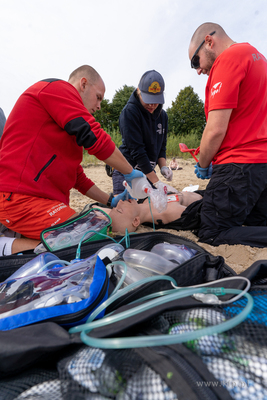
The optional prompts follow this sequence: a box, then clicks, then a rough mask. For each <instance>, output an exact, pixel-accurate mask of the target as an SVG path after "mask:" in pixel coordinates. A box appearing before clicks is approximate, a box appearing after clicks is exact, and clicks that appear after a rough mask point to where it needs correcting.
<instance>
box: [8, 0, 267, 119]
mask: <svg viewBox="0 0 267 400" xmlns="http://www.w3.org/2000/svg"><path fill="white" fill-rule="evenodd" d="M266 20H267V1H266V0H254V1H248V0H223V1H216V0H215V1H213V2H211V1H210V0H202V1H198V0H134V1H128V0H75V1H74V0H0V38H1V74H0V77H1V78H0V107H2V109H3V110H4V112H5V114H6V116H8V114H9V113H10V111H11V109H12V107H13V105H14V104H15V102H16V100H17V98H18V97H19V96H20V94H21V93H22V92H23V91H24V90H25V89H27V87H29V86H30V85H32V84H33V83H35V82H37V81H38V80H41V79H45V78H60V79H65V80H68V76H69V74H70V73H71V72H72V71H73V70H74V69H75V68H77V67H79V66H80V65H83V64H89V65H91V66H93V67H94V68H95V69H96V70H97V71H98V72H99V73H100V75H101V76H102V78H103V80H104V82H105V85H106V93H105V98H107V99H109V100H110V101H112V98H113V96H114V94H115V92H116V90H119V89H120V88H122V87H123V85H128V86H135V87H136V86H137V85H138V82H139V79H140V77H141V75H142V74H143V73H144V72H145V71H147V70H150V69H155V70H157V71H159V72H160V73H161V74H162V75H163V77H164V80H165V106H164V108H165V109H166V108H168V107H170V106H171V104H172V101H174V100H175V98H176V96H177V95H178V93H179V91H180V90H181V89H183V88H184V87H186V86H188V85H191V86H193V88H194V90H195V92H196V93H198V95H199V97H200V98H201V99H202V100H204V91H205V84H206V80H207V77H205V76H200V77H199V76H198V75H197V73H196V71H194V70H192V69H191V68H190V63H189V59H188V45H189V42H190V39H191V36H192V34H193V32H194V31H195V29H196V28H197V27H198V26H199V25H200V24H202V23H203V22H216V23H219V24H220V25H222V27H223V28H224V29H225V30H226V32H227V34H228V35H229V36H230V37H231V38H232V39H233V40H235V41H237V42H249V43H250V44H252V45H254V46H255V47H257V49H258V50H259V51H260V52H261V53H263V54H264V55H265V56H266V57H267V35H266V33H267V24H266Z"/></svg>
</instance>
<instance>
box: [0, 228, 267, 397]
mask: <svg viewBox="0 0 267 400" xmlns="http://www.w3.org/2000/svg"><path fill="white" fill-rule="evenodd" d="M115 239H116V240H117V241H119V240H121V239H122V237H116V238H115ZM111 242H112V240H111V239H105V240H99V241H95V242H91V243H87V244H86V243H85V244H83V245H82V246H81V256H82V257H83V258H86V257H89V256H90V255H92V254H94V253H95V252H96V251H98V250H99V249H100V248H101V247H103V246H105V245H106V244H108V243H111ZM161 242H168V243H171V244H185V245H186V246H189V247H191V248H193V249H195V250H197V251H198V252H197V254H196V255H195V256H194V257H193V258H192V259H190V260H188V261H186V262H185V263H183V264H181V265H180V266H178V267H177V268H175V269H174V270H173V271H171V272H170V274H169V275H170V276H172V277H174V278H175V279H176V281H177V284H178V285H180V286H189V285H190V286H191V285H196V284H202V283H206V282H212V281H215V280H217V279H220V278H225V277H234V276H236V273H235V272H234V271H233V270H232V269H231V268H230V267H229V266H228V265H227V264H226V263H225V262H224V259H223V257H220V256H217V257H216V256H213V255H211V254H210V253H209V252H207V251H206V250H204V249H203V248H201V247H200V246H198V245H197V244H196V243H194V242H192V241H190V240H188V239H185V238H183V237H181V236H176V235H172V234H168V233H165V232H151V233H142V234H135V235H131V236H130V248H136V249H140V250H148V251H149V250H150V249H151V248H152V247H153V246H154V245H155V244H157V243H161ZM122 244H125V243H124V242H122ZM75 252H76V247H73V248H68V249H64V250H59V251H56V252H55V254H56V255H57V256H58V257H59V258H61V259H64V260H67V261H70V260H72V259H73V258H74V257H75ZM33 257H35V254H32V253H31V252H25V253H24V254H23V255H13V256H9V257H1V258H0V271H1V272H0V276H1V280H3V279H6V278H7V277H8V276H10V275H11V274H12V273H13V272H15V271H16V270H17V269H18V268H19V267H20V266H22V265H23V264H25V263H26V262H27V261H29V260H30V259H32V258H33ZM266 270H267V265H265V264H264V263H263V265H261V266H257V268H256V270H255V271H256V272H255V274H256V275H257V278H258V277H260V279H265V277H267V273H266ZM253 276H254V273H253V272H251V278H253ZM111 283H112V277H111ZM166 285H167V283H166V282H165V281H157V282H152V283H148V284H146V285H144V286H143V287H140V288H137V289H135V290H133V291H132V292H131V293H128V294H127V295H126V296H124V297H123V298H121V299H119V301H117V302H116V303H113V304H112V305H111V306H110V307H109V308H108V309H107V313H109V312H111V311H114V312H120V311H121V310H124V309H127V308H129V307H132V305H129V303H130V302H132V301H134V300H136V299H138V298H141V297H143V296H145V295H146V294H151V293H153V292H158V291H159V290H165V289H166V288H167V286H166ZM243 286H244V285H243V284H240V282H236V284H235V287H236V288H243ZM110 287H111V288H112V284H111V285H110ZM226 287H227V286H226ZM229 287H233V283H232V285H229ZM168 289H169V287H168ZM261 290H262V289H261ZM264 290H265V289H264ZM195 307H196V300H194V299H192V298H186V299H181V300H180V301H176V302H173V304H167V305H164V306H163V307H159V308H157V309H155V310H153V311H152V312H149V311H148V312H146V313H144V314H142V315H139V316H135V317H133V318H131V319H130V320H129V321H128V320H126V322H124V323H122V324H114V325H116V326H108V327H107V328H106V329H103V328H99V329H95V330H94V331H93V332H92V333H93V336H95V337H112V336H127V335H128V336H129V335H130V336H133V335H134V336H135V335H140V334H141V335H144V334H145V335H153V334H157V333H158V332H164V333H166V329H167V330H168V327H169V326H170V325H175V324H176V323H178V322H177V321H179V315H180V316H181V313H184V310H188V309H189V310H190V309H192V308H195ZM206 308H207V307H206V305H203V304H202V305H199V304H197V309H198V310H206ZM215 308H216V306H215ZM215 311H216V312H221V311H220V310H215ZM201 312H202V311H200V313H201ZM215 316H216V314H215ZM196 318H202V314H200V316H199V317H198V316H197V317H196ZM243 324H244V323H243ZM265 328H266V327H264V329H265ZM235 329H237V328H235ZM241 336H242V330H241ZM246 340H247V338H246ZM264 340H266V336H265V339H264ZM0 343H1V344H2V346H1V347H0V378H1V380H0V399H2V398H3V399H15V398H17V400H19V399H20V397H19V395H20V394H22V393H23V397H21V398H26V399H33V398H42V399H49V400H51V399H52V400H53V399H54V398H55V399H61V398H62V399H75V400H76V399H87V398H88V399H89V398H92V399H118V400H119V399H136V400H137V399H141V398H143V399H146V398H153V400H154V399H155V400H156V399H165V398H166V399H172V398H173V399H176V398H179V399H204V398H207V399H228V398H232V397H231V396H230V395H229V391H228V390H227V388H226V387H225V385H221V383H220V380H219V379H218V378H216V377H215V376H214V375H213V373H212V372H211V371H210V369H209V368H208V367H207V365H206V364H205V362H204V361H203V359H202V358H201V354H198V352H199V346H198V345H197V344H196V345H195V347H194V346H193V347H192V346H191V348H190V346H189V347H188V346H185V345H184V344H177V345H172V346H159V347H157V348H155V347H151V348H140V349H138V348H137V349H127V350H101V349H97V348H91V347H88V346H85V345H84V343H83V342H82V341H81V339H80V335H79V334H69V333H68V332H67V331H66V330H65V329H64V328H63V327H60V326H59V325H57V324H56V323H54V322H44V323H38V324H35V325H31V326H26V327H22V328H18V329H14V330H12V331H11V332H0ZM212 346H213V347H214V344H212ZM221 347H222V346H221ZM228 347H229V346H228ZM228 347H227V346H226V348H227V349H228ZM196 349H197V351H195V350H196ZM218 354H219V353H218ZM266 358H267V357H266ZM198 379H199V380H198ZM197 382H200V383H199V384H198V383H197ZM201 382H202V384H201ZM203 382H204V383H205V382H212V383H214V382H215V383H214V385H212V384H211V385H210V386H211V387H209V386H208V385H205V384H204V383H203ZM196 385H197V387H196ZM198 385H200V386H201V385H202V386H201V387H198ZM147 388H152V390H153V397H151V392H149V391H147V390H148V389H147ZM154 389H155V391H154ZM27 390H28V392H27ZM164 393H165V394H164ZM27 396H28V397H27ZM34 396H35V397H34ZM38 396H39V397H38ZM41 396H42V397H41ZM149 396H150V397H149Z"/></svg>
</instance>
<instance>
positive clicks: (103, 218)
mask: <svg viewBox="0 0 267 400" xmlns="http://www.w3.org/2000/svg"><path fill="white" fill-rule="evenodd" d="M110 225H111V218H110V216H109V215H108V214H106V213H105V212H104V211H102V210H100V209H99V208H91V209H89V210H86V211H84V212H82V213H81V214H80V215H78V216H77V217H76V218H73V219H70V220H67V221H65V222H62V223H61V224H58V225H55V226H53V227H50V228H47V229H44V230H43V231H42V232H41V241H42V244H40V245H39V246H37V248H36V251H35V252H36V253H39V252H43V251H47V250H48V251H51V252H53V251H55V250H59V249H64V248H66V247H71V246H74V245H78V244H79V243H80V242H82V243H85V242H90V241H93V240H100V239H103V238H104V237H105V236H106V235H107V230H108V227H109V226H110Z"/></svg>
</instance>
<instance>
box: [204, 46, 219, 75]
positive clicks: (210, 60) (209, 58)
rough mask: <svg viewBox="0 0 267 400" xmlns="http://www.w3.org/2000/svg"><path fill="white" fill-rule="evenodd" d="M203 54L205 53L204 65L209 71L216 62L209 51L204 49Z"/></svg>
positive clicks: (213, 55)
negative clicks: (205, 64)
mask: <svg viewBox="0 0 267 400" xmlns="http://www.w3.org/2000/svg"><path fill="white" fill-rule="evenodd" d="M204 52H205V56H206V63H207V68H206V69H207V70H209V71H210V70H211V68H212V66H213V64H214V61H215V60H216V57H215V54H214V53H213V52H212V51H211V50H208V49H206V48H205V49H204Z"/></svg>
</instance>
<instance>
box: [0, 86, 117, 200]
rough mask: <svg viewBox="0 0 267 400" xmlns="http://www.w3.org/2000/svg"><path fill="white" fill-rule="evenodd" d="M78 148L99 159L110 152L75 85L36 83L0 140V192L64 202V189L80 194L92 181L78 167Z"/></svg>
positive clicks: (19, 103) (21, 100)
mask: <svg viewBox="0 0 267 400" xmlns="http://www.w3.org/2000/svg"><path fill="white" fill-rule="evenodd" d="M83 148H85V149H86V150H87V151H88V153H90V154H93V155H95V156H96V157H97V158H98V159H100V160H105V159H107V158H108V157H109V156H110V155H111V154H112V153H113V151H114V149H115V144H114V143H113V142H112V140H111V138H110V135H108V134H107V133H106V132H105V131H103V129H101V127H100V124H99V123H98V122H96V121H95V119H94V117H93V116H92V115H91V114H90V113H89V112H88V111H87V109H86V108H85V107H84V105H83V102H82V99H81V96H80V95H79V93H78V91H77V90H76V89H75V87H74V86H73V85H71V84H69V83H68V82H65V81H62V80H53V79H52V80H47V81H40V82H37V83H36V84H34V85H33V86H31V87H30V88H29V89H27V90H26V91H25V92H24V93H23V94H22V95H21V96H20V98H19V99H18V101H17V103H16V104H15V106H14V108H13V110H12V111H11V113H10V115H9V117H8V119H7V122H6V125H5V129H4V133H3V136H2V138H1V141H0V190H1V191H3V192H14V193H21V194H25V195H30V196H36V197H43V198H47V199H53V200H58V201H60V202H63V203H64V204H68V203H69V191H70V189H71V188H75V189H77V190H78V191H80V192H81V193H82V194H85V193H86V192H87V190H88V189H90V188H91V187H92V186H93V185H94V183H93V182H92V181H91V180H90V179H88V178H87V177H86V175H85V173H84V171H83V168H82V166H81V165H80V163H81V161H82V158H83Z"/></svg>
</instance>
